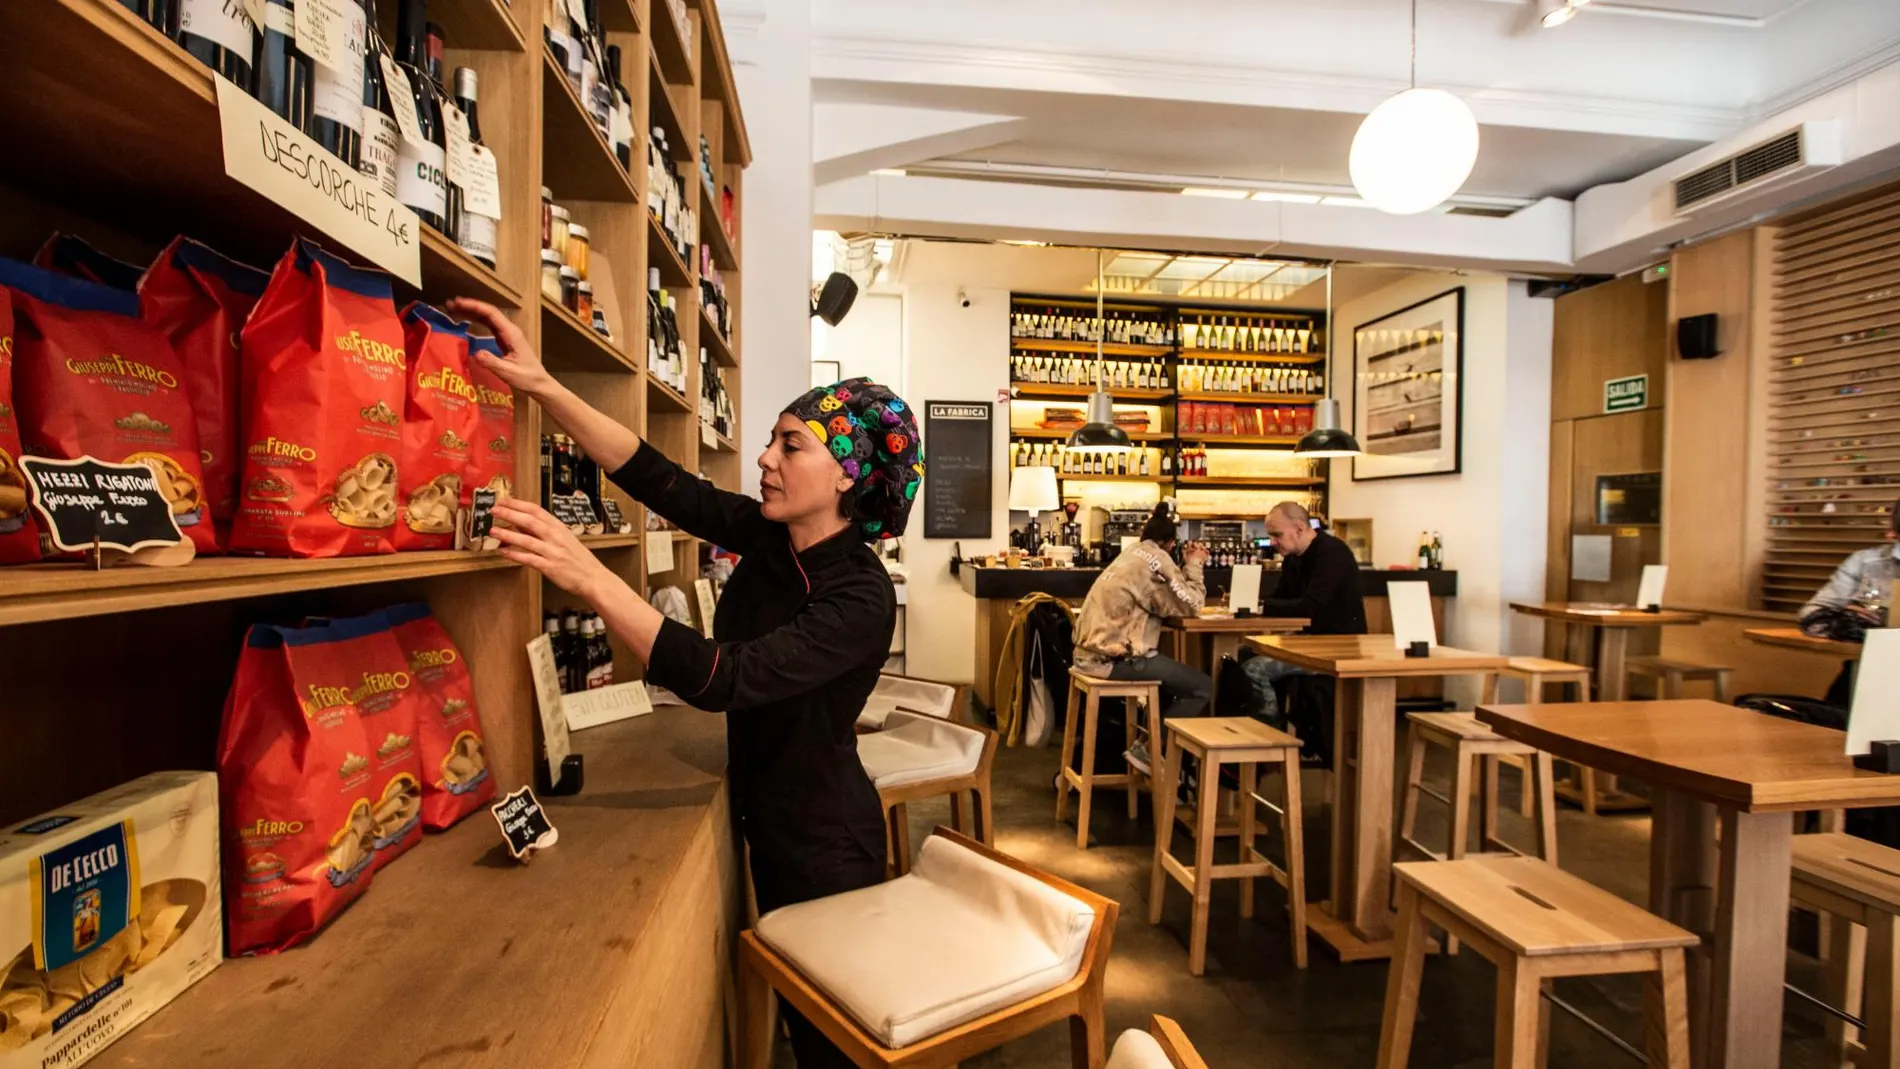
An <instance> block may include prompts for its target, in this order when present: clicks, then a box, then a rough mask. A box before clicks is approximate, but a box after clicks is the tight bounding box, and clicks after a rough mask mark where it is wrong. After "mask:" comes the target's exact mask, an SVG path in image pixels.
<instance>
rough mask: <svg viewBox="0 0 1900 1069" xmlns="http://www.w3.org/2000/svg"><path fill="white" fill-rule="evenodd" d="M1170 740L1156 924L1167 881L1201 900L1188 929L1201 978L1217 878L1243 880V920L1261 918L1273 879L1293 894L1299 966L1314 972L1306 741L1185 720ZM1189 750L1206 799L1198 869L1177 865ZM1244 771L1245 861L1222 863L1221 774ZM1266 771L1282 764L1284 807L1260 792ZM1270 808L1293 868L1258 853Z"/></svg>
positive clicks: (1197, 829)
mask: <svg viewBox="0 0 1900 1069" xmlns="http://www.w3.org/2000/svg"><path fill="white" fill-rule="evenodd" d="M1165 730H1166V731H1167V733H1168V735H1169V737H1170V738H1169V744H1168V747H1167V757H1166V759H1165V761H1164V767H1163V770H1162V772H1161V775H1160V777H1159V780H1158V782H1157V784H1156V786H1155V791H1154V806H1155V862H1154V869H1153V871H1152V873H1151V874H1150V876H1149V878H1148V923H1149V924H1160V923H1161V896H1162V893H1163V892H1164V891H1165V890H1166V888H1167V883H1166V881H1165V879H1164V877H1170V876H1171V877H1173V878H1174V880H1175V882H1177V883H1179V884H1180V885H1181V886H1183V887H1185V888H1187V890H1188V894H1190V895H1192V896H1193V899H1194V913H1193V919H1192V920H1191V921H1189V925H1188V972H1189V973H1191V974H1192V975H1195V976H1199V975H1201V973H1202V972H1204V971H1206V969H1207V910H1208V904H1209V901H1210V899H1211V898H1212V896H1213V889H1214V881H1215V880H1229V879H1238V880H1240V881H1241V883H1240V915H1241V916H1242V917H1252V916H1253V892H1254V886H1253V882H1254V880H1255V879H1256V878H1258V877H1261V876H1265V877H1269V878H1271V879H1272V880H1273V881H1274V882H1275V883H1278V884H1279V885H1280V886H1281V887H1284V888H1286V897H1287V916H1288V923H1289V925H1290V927H1291V929H1292V933H1293V963H1294V965H1296V966H1298V967H1299V968H1302V969H1304V968H1306V852H1305V848H1304V846H1303V845H1302V838H1301V828H1300V822H1301V811H1300V740H1298V739H1296V738H1294V737H1293V736H1291V735H1288V734H1287V733H1286V732H1284V731H1276V730H1274V729H1273V728H1270V727H1268V726H1267V725H1265V724H1263V723H1261V722H1260V721H1258V720H1255V719H1253V718H1252V717H1247V716H1234V717H1177V718H1176V719H1173V720H1170V721H1168V722H1167V724H1166V725H1165ZM1183 750H1185V751H1186V752H1188V753H1191V754H1193V755H1194V756H1195V757H1196V758H1198V759H1200V762H1201V773H1200V776H1201V779H1200V794H1199V797H1198V799H1197V804H1196V805H1195V807H1194V819H1193V826H1194V864H1193V866H1192V867H1189V866H1187V865H1183V864H1181V863H1180V862H1179V861H1176V860H1175V858H1174V855H1173V853H1171V852H1170V850H1169V847H1170V845H1172V842H1173V839H1174V809H1175V803H1174V793H1175V789H1176V786H1177V784H1178V782H1179V778H1180V774H1181V753H1182V751H1183ZM1222 765H1234V766H1237V768H1238V770H1239V773H1240V805H1239V825H1240V827H1239V833H1240V855H1239V860H1238V861H1237V862H1236V863H1235V864H1232V865H1216V864H1214V839H1215V834H1214V830H1215V829H1214V825H1215V819H1216V810H1217V809H1218V808H1219V803H1218V801H1217V799H1218V792H1219V790H1220V769H1221V766H1222ZM1261 765H1268V766H1273V765H1278V766H1279V769H1280V771H1281V773H1282V774H1283V783H1284V784H1285V786H1284V787H1283V789H1282V793H1281V799H1280V804H1279V805H1277V806H1276V805H1274V804H1273V803H1272V802H1269V801H1267V800H1266V799H1265V798H1262V797H1260V795H1259V794H1258V793H1257V790H1256V788H1257V786H1258V780H1257V776H1258V771H1259V766H1261ZM1256 804H1258V805H1262V806H1265V807H1266V808H1267V809H1268V810H1269V811H1271V812H1273V813H1274V814H1276V815H1277V816H1279V818H1280V832H1281V834H1282V835H1283V836H1285V838H1286V867H1285V868H1284V869H1283V868H1281V867H1280V866H1278V865H1275V864H1274V863H1273V862H1271V861H1269V860H1267V856H1266V855H1265V854H1263V853H1261V852H1260V851H1259V850H1258V849H1256V848H1255V847H1254V835H1255V833H1256V832H1258V831H1260V830H1261V826H1260V822H1259V821H1258V819H1256V817H1255V815H1254V806H1255V805H1256Z"/></svg>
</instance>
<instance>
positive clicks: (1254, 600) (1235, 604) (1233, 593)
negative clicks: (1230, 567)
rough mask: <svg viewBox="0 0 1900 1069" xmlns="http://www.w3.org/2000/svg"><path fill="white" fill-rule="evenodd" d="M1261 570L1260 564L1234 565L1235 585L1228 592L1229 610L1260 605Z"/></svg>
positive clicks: (1254, 607) (1256, 607) (1253, 607)
mask: <svg viewBox="0 0 1900 1069" xmlns="http://www.w3.org/2000/svg"><path fill="white" fill-rule="evenodd" d="M1261 571H1262V569H1261V567H1260V565H1258V564H1236V565H1234V585H1233V587H1232V589H1230V590H1229V591H1228V592H1227V608H1228V611H1230V612H1232V611H1237V610H1240V609H1258V608H1259V607H1260V573H1261Z"/></svg>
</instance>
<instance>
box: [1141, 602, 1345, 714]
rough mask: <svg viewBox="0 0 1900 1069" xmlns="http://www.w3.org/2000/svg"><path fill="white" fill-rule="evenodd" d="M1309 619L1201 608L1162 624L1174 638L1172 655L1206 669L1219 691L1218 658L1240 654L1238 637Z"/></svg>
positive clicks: (1284, 629) (1298, 625) (1283, 630)
mask: <svg viewBox="0 0 1900 1069" xmlns="http://www.w3.org/2000/svg"><path fill="white" fill-rule="evenodd" d="M1312 622H1313V621H1311V620H1309V619H1307V618H1306V617H1304V616H1248V617H1239V616H1235V615H1233V614H1231V613H1207V612H1204V613H1202V614H1200V615H1199V616H1170V617H1168V619H1167V622H1166V623H1164V624H1163V625H1162V628H1163V629H1164V630H1165V631H1166V632H1167V633H1168V634H1169V635H1170V636H1172V637H1173V639H1174V656H1175V659H1176V660H1178V661H1180V662H1181V663H1182V664H1185V665H1187V666H1188V667H1190V668H1199V669H1200V670H1201V671H1203V672H1206V673H1207V674H1208V675H1209V676H1210V677H1212V678H1213V680H1214V693H1216V694H1219V693H1220V666H1221V663H1222V662H1221V658H1222V657H1233V656H1236V655H1237V654H1239V653H1240V640H1241V638H1243V637H1244V636H1247V635H1261V634H1266V635H1284V634H1291V633H1292V632H1294V631H1300V630H1303V629H1305V628H1306V626H1307V625H1308V624H1311V623H1312Z"/></svg>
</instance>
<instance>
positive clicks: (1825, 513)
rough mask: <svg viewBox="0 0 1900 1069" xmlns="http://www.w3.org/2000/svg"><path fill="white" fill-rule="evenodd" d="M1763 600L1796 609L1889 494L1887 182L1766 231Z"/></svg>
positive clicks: (1890, 249) (1898, 296) (1853, 545)
mask: <svg viewBox="0 0 1900 1069" xmlns="http://www.w3.org/2000/svg"><path fill="white" fill-rule="evenodd" d="M1772 263H1773V266H1774V278H1775V283H1776V284H1775V288H1774V294H1775V296H1774V308H1773V313H1772V325H1771V328H1770V330H1771V338H1772V344H1773V368H1772V371H1771V373H1770V376H1769V388H1768V459H1769V483H1768V493H1767V495H1766V498H1765V500H1766V502H1767V508H1768V513H1769V515H1768V519H1767V523H1768V530H1767V535H1768V537H1767V546H1766V548H1767V553H1766V556H1765V561H1764V564H1763V568H1762V600H1763V603H1764V606H1765V607H1766V608H1769V609H1795V608H1799V607H1800V606H1801V604H1802V603H1804V602H1805V601H1806V600H1807V599H1808V597H1809V595H1811V594H1812V593H1813V592H1814V590H1815V589H1816V588H1817V587H1819V586H1820V585H1821V584H1822V583H1823V582H1825V581H1826V579H1827V577H1828V575H1830V574H1831V573H1832V570H1833V568H1834V566H1835V565H1836V564H1838V563H1839V560H1840V558H1841V557H1842V556H1844V555H1845V554H1847V553H1849V552H1851V551H1853V550H1854V549H1858V548H1860V547H1862V546H1866V545H1872V544H1874V543H1877V542H1878V541H1879V540H1880V536H1881V533H1882V531H1883V530H1884V529H1885V528H1886V526H1887V523H1888V515H1889V513H1890V512H1891V510H1892V508H1893V504H1894V499H1895V498H1896V497H1900V186H1891V187H1888V188H1887V189H1885V190H1882V191H1880V192H1877V193H1875V194H1873V195H1871V196H1868V197H1862V198H1859V199H1857V200H1856V201H1854V202H1853V203H1850V204H1846V205H1840V206H1836V207H1832V208H1828V209H1824V210H1822V211H1820V212H1817V213H1814V214H1813V215H1810V216H1808V217H1806V218H1804V219H1800V220H1797V221H1794V222H1791V223H1788V224H1787V225H1785V226H1782V227H1780V228H1779V230H1778V232H1777V233H1776V235H1775V238H1774V251H1773V259H1772Z"/></svg>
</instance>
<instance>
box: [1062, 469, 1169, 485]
mask: <svg viewBox="0 0 1900 1069" xmlns="http://www.w3.org/2000/svg"><path fill="white" fill-rule="evenodd" d="M1056 478H1057V479H1058V480H1060V481H1062V482H1065V483H1166V482H1171V481H1172V480H1170V479H1168V478H1166V477H1164V476H1160V475H1068V474H1064V473H1063V472H1060V471H1058V472H1056Z"/></svg>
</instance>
